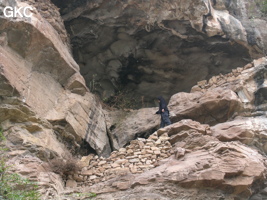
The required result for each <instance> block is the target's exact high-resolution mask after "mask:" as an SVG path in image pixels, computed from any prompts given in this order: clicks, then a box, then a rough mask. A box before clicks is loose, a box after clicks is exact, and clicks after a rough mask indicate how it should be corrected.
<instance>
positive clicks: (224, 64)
mask: <svg viewBox="0 0 267 200" xmlns="http://www.w3.org/2000/svg"><path fill="white" fill-rule="evenodd" d="M54 2H55V3H56V4H57V5H58V6H59V7H61V13H62V17H63V20H64V22H65V24H66V28H67V30H68V32H69V34H70V39H71V43H72V46H73V54H74V58H75V60H76V61H77V63H78V64H79V66H80V68H81V73H82V75H83V76H84V77H85V80H86V83H87V85H88V86H90V85H91V84H92V82H97V83H98V84H97V85H96V86H95V87H93V90H94V92H96V93H97V94H99V95H100V96H101V97H102V98H103V99H108V98H109V97H110V96H112V95H115V96H116V93H118V91H123V93H124V95H125V98H126V99H128V98H129V99H134V100H133V102H134V101H136V102H135V103H133V104H134V105H133V106H137V107H138V106H139V107H140V106H154V103H153V100H154V98H155V95H158V94H161V95H163V96H164V97H165V98H167V99H169V98H170V97H171V96H172V95H173V94H175V93H177V92H181V91H185V92H188V91H190V89H191V87H192V86H194V85H195V84H196V83H197V82H198V81H201V80H203V79H209V78H211V77H212V76H214V75H219V74H220V73H221V74H225V73H229V72H231V70H232V69H235V68H237V67H242V66H244V65H245V64H246V63H248V62H250V61H252V59H254V58H259V57H261V56H262V55H265V52H266V39H265V38H266V35H267V32H266V29H265V28H264V27H266V21H265V20H263V19H262V15H263V14H262V13H261V12H260V10H259V9H260V8H259V6H260V4H259V3H257V2H256V1H224V0H220V1H218V0H217V1H211V0H197V1H195V0H194V1H193V0H192V1H185V0H179V1H177V0H175V1H172V0H170V1H141V0H140V1H131V0H129V1H105V0H95V1H66V2H65V1H64V2H59V1H56V0H54ZM129 91H130V92H129Z"/></svg>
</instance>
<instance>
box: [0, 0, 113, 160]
mask: <svg viewBox="0 0 267 200" xmlns="http://www.w3.org/2000/svg"><path fill="white" fill-rule="evenodd" d="M4 3H5V2H4ZM6 3H7V2H6ZM15 3H16V6H17V7H21V6H24V7H25V6H29V4H27V3H26V2H15ZM5 5H8V4H3V5H2V6H3V7H4V6H5ZM46 5H49V4H46ZM54 7H55V6H54ZM33 8H34V10H33V12H32V14H33V15H32V17H31V18H27V19H25V18H16V19H8V18H6V17H3V16H2V17H1V19H0V23H1V28H0V33H1V47H0V52H1V53H0V61H1V63H0V64H1V122H2V127H3V128H4V130H8V132H9V133H8V135H13V134H15V135H16V132H18V130H17V131H16V130H13V129H12V127H14V126H15V127H17V128H19V129H20V128H21V129H25V130H23V132H25V134H23V133H20V134H18V135H17V136H16V137H19V138H20V140H21V142H22V143H23V144H24V143H27V142H30V141H32V142H33V144H35V145H36V146H38V147H40V148H44V149H47V150H48V151H52V153H53V154H56V155H57V156H63V155H62V154H63V152H65V150H64V148H65V147H66V146H67V147H68V149H69V150H72V151H73V152H77V151H79V149H80V146H81V144H82V143H83V140H85V141H87V142H88V143H89V144H90V145H91V147H92V148H93V149H95V151H96V152H97V153H98V154H102V155H108V154H109V153H110V151H111V150H110V145H109V140H108V137H107V134H106V125H105V121H104V114H103V111H102V108H101V105H100V104H99V103H97V101H96V99H95V97H94V96H93V95H92V94H90V93H89V90H88V89H87V87H86V86H85V82H84V79H83V77H82V76H81V75H80V72H79V66H78V65H77V64H76V62H75V61H74V59H73V58H72V55H71V53H70V51H69V49H68V46H67V45H66V43H64V42H62V37H61V35H60V34H59V33H58V32H57V31H56V30H55V29H54V27H53V26H52V25H51V24H50V23H49V21H48V20H47V19H45V18H44V17H43V16H42V15H41V14H40V13H39V11H38V7H33ZM51 8H53V6H52V4H51V7H50V9H51ZM53 12H57V13H58V11H57V9H54V10H53ZM58 15H59V14H58ZM63 32H64V31H63ZM46 129H48V130H49V131H45V130H46ZM46 132H49V134H50V135H51V137H49V136H48V135H47V134H46ZM19 135H20V136H19ZM27 135H28V136H29V138H28V137H27ZM51 138H54V139H53V141H52V142H51V141H50V140H51ZM56 138H57V139H56ZM94 138H98V140H95V139H94ZM59 141H63V142H64V143H66V146H65V147H64V148H59V147H60V146H62V144H61V143H60V142H59ZM30 143H31V142H30ZM51 143H58V144H51ZM51 156H52V155H51ZM51 156H48V157H51Z"/></svg>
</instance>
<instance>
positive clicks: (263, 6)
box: [256, 0, 267, 14]
mask: <svg viewBox="0 0 267 200" xmlns="http://www.w3.org/2000/svg"><path fill="white" fill-rule="evenodd" d="M256 3H257V4H259V7H260V11H261V12H262V13H263V14H267V0H257V1H256Z"/></svg>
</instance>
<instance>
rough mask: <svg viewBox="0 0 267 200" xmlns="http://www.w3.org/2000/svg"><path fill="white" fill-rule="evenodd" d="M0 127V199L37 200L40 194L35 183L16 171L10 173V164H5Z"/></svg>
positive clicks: (4, 149) (5, 149) (3, 139)
mask: <svg viewBox="0 0 267 200" xmlns="http://www.w3.org/2000/svg"><path fill="white" fill-rule="evenodd" d="M5 140H6V139H5V137H4V135H3V131H2V129H0V199H9V200H38V199H40V197H41V195H40V193H39V192H38V190H37V189H38V186H37V184H36V183H34V182H31V181H29V180H28V179H25V178H22V177H21V176H20V175H18V174H16V173H11V172H10V170H9V169H10V168H11V166H9V165H7V164H6V157H5V154H4V153H5V151H7V148H6V147H5V145H4V144H3V142H4V141H5Z"/></svg>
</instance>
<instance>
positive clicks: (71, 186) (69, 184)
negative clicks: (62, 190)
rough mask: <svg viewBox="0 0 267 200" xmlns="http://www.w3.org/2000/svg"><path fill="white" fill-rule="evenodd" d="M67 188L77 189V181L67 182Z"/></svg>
mask: <svg viewBox="0 0 267 200" xmlns="http://www.w3.org/2000/svg"><path fill="white" fill-rule="evenodd" d="M66 187H69V188H75V187H77V182H76V181H75V180H67V182H66Z"/></svg>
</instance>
